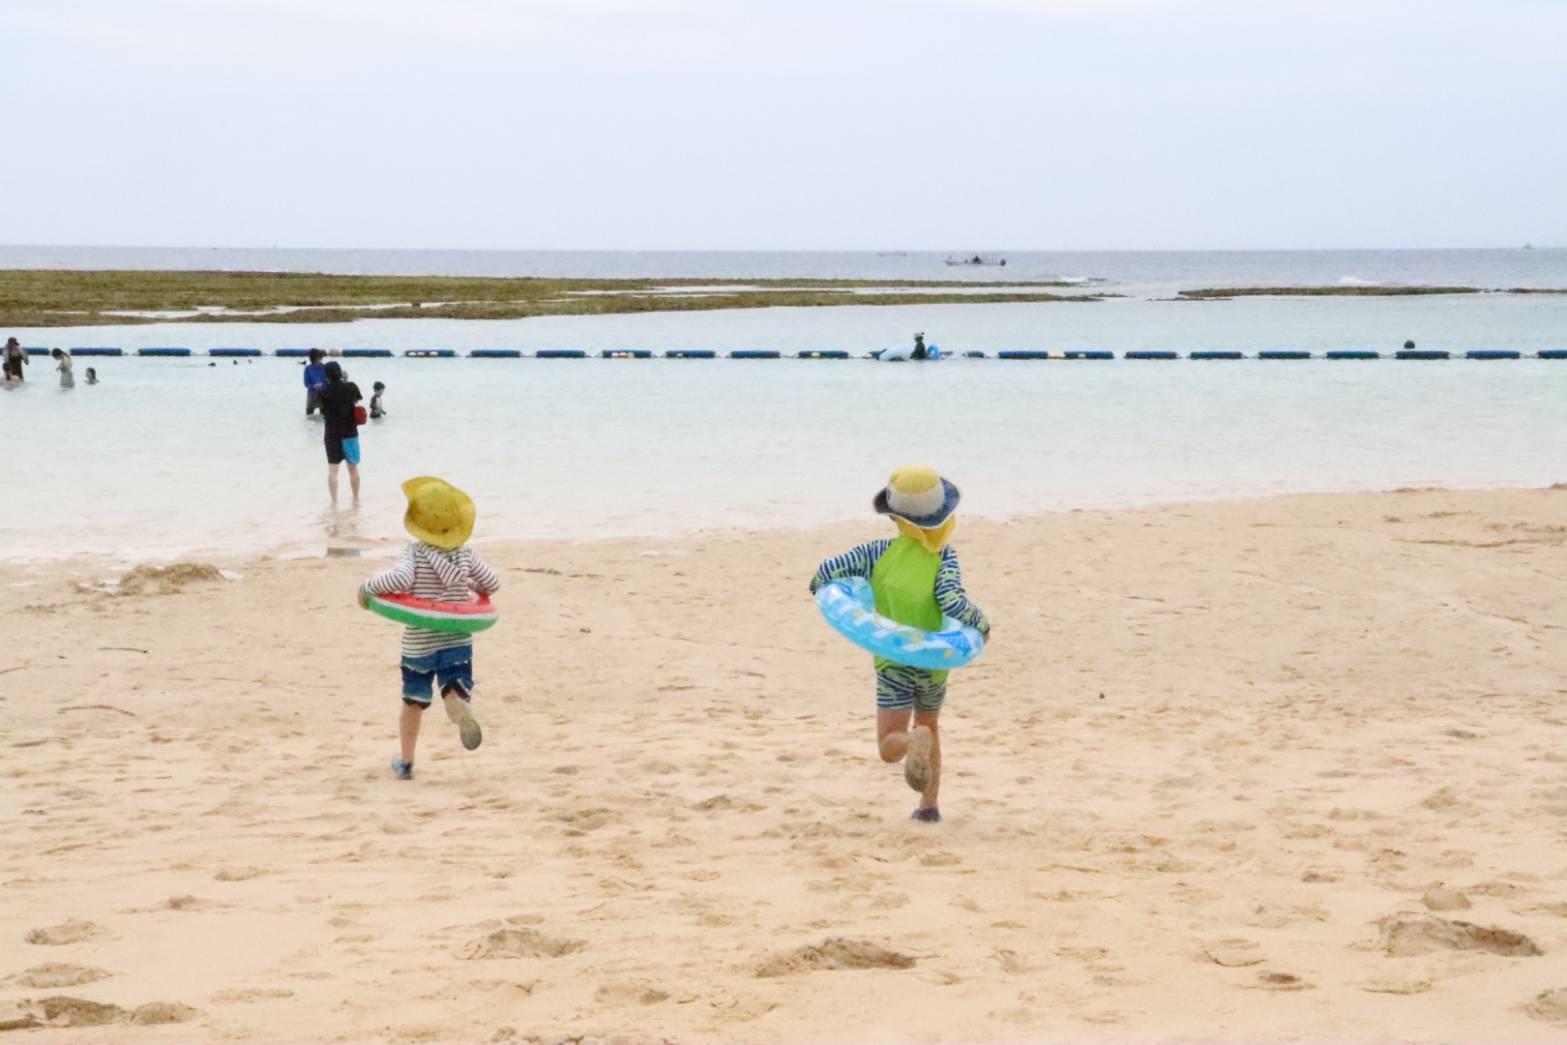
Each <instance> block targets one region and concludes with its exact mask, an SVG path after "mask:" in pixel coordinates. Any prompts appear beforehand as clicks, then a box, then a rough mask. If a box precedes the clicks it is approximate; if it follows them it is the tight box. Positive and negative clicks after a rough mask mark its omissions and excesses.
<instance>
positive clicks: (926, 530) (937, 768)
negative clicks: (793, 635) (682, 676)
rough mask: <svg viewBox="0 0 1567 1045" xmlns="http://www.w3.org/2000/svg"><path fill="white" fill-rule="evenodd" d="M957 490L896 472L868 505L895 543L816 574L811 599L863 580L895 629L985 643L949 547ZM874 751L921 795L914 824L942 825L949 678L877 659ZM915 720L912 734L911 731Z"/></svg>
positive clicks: (984, 625) (935, 479) (919, 471)
mask: <svg viewBox="0 0 1567 1045" xmlns="http://www.w3.org/2000/svg"><path fill="white" fill-rule="evenodd" d="M958 498H959V494H958V488H957V487H956V486H953V485H952V484H951V483H950V482H948V481H947V480H945V479H943V478H942V477H941V476H939V475H937V474H936V473H935V472H934V471H932V470H931V469H929V468H923V467H918V466H908V467H904V468H899V469H898V470H897V471H896V472H893V473H892V477H891V478H890V479H888V480H887V486H886V488H885V489H883V490H882V491H881V492H880V493H878V494H877V495H876V499H875V500H874V501H873V502H872V506H873V507H874V508H875V510H876V511H877V512H878V513H880V514H882V515H890V516H891V517H892V521H893V523H894V524H895V525H896V526H897V527H898V534H899V536H898V537H896V538H894V539H892V540H880V541H871V542H870V543H869V544H861V545H859V546H857V547H855V548H851V549H850V550H849V551H847V552H844V553H843V554H842V555H838V556H834V557H833V558H831V559H828V560H827V561H826V562H824V563H822V564H821V565H820V566H818V567H817V568H816V576H814V577H812V578H811V594H813V595H814V594H815V593H816V591H817V589H818V588H820V587H821V586H822V585H823V584H826V583H827V582H828V581H831V580H838V579H840V578H843V577H864V578H865V579H866V580H868V581H869V582H870V585H871V590H872V591H873V592H875V594H876V612H877V613H879V614H881V615H882V616H884V617H888V618H891V619H892V620H895V621H897V622H898V623H900V624H907V625H909V626H910V627H915V628H922V629H924V630H926V631H939V630H940V629H941V623H942V622H941V618H942V617H943V616H947V617H951V618H952V619H953V620H955V621H958V622H959V623H962V624H966V625H968V626H969V627H971V628H974V629H976V630H978V631H979V633H980V634H981V635H983V636H985V638H986V640H987V641H988V640H989V638H990V621H989V619H988V618H986V616H985V614H984V613H983V612H982V611H981V610H980V608H979V607H978V606H975V605H974V604H973V603H972V602H970V601H969V600H968V596H967V595H966V594H965V593H964V591H963V573H962V571H961V569H960V568H959V566H958V553H957V552H956V551H954V550H953V549H952V546H951V545H949V544H948V543H947V541H948V539H949V538H951V536H952V530H953V528H954V527H955V526H956V525H957V521H958V520H957V517H956V516H955V515H954V514H953V513H954V512H956V511H957V507H958ZM875 667H876V746H877V748H878V749H879V750H880V752H881V758H882V761H884V762H897V761H899V760H901V761H902V762H903V779H904V780H905V781H906V782H907V783H908V785H909V787H911V788H913V789H914V790H915V791H918V792H919V793H920V801H919V807H918V808H916V809H915V810H914V813H913V818H914V819H915V820H924V821H927V822H929V823H936V822H938V821H940V820H941V810H940V808H939V807H938V805H937V797H938V792H939V791H940V789H941V735H940V732H939V731H938V728H937V717H938V716H939V715H940V714H941V705H942V703H943V702H944V701H945V700H946V697H947V673H946V672H945V671H927V670H925V669H923V668H911V667H908V666H906V665H903V664H896V663H893V662H892V661H890V660H887V659H885V658H883V657H877V658H876V660H875ZM911 714H912V716H913V719H914V728H913V729H910V728H909V718H910V716H911Z"/></svg>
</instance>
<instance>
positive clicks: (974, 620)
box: [811, 540, 990, 635]
mask: <svg viewBox="0 0 1567 1045" xmlns="http://www.w3.org/2000/svg"><path fill="white" fill-rule="evenodd" d="M890 547H892V541H891V540H881V541H870V542H869V543H866V544H860V545H856V546H855V547H853V548H850V549H849V550H848V551H846V552H844V553H843V554H842V555H835V556H833V557H832V558H831V559H828V560H827V561H826V562H824V563H822V564H821V565H820V566H818V567H817V568H816V575H815V576H814V577H812V578H811V594H812V595H815V594H816V590H817V589H818V588H820V587H821V586H822V585H823V584H826V583H827V582H828V581H835V580H840V579H842V578H844V577H864V578H865V579H866V580H867V581H868V580H870V579H871V571H872V570H874V569H875V568H876V563H877V561H878V560H879V559H880V558H881V557H882V555H883V554H885V553H886V551H887V549H888V548H890ZM936 605H937V606H940V607H941V612H942V613H944V614H946V615H947V616H948V617H951V618H952V619H953V620H955V621H957V622H958V623H960V624H964V625H967V626H968V627H970V628H973V629H975V630H976V631H978V632H979V633H980V634H981V635H988V634H989V633H990V618H988V617H986V616H985V612H984V611H983V610H981V609H980V608H979V607H978V606H976V605H974V604H973V603H972V602H970V601H969V598H968V593H967V592H965V591H964V590H963V568H962V567H961V566H959V565H958V553H957V552H956V551H955V550H953V547H952V545H950V544H947V545H943V546H942V548H941V566H940V568H939V569H938V570H937V571H936Z"/></svg>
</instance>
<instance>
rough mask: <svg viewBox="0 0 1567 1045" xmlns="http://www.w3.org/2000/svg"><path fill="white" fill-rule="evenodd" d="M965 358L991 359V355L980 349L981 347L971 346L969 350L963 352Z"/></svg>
mask: <svg viewBox="0 0 1567 1045" xmlns="http://www.w3.org/2000/svg"><path fill="white" fill-rule="evenodd" d="M963 358H964V359H989V358H990V357H989V356H988V355H986V354H985V353H983V352H981V351H979V349H977V348H971V349H969V350H968V351H967V352H964V353H963Z"/></svg>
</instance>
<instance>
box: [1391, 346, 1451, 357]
mask: <svg viewBox="0 0 1567 1045" xmlns="http://www.w3.org/2000/svg"><path fill="white" fill-rule="evenodd" d="M1397 358H1399V359H1450V358H1452V353H1451V352H1444V351H1442V350H1441V349H1435V348H1402V349H1399V351H1398V357H1397Z"/></svg>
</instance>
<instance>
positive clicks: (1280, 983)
mask: <svg viewBox="0 0 1567 1045" xmlns="http://www.w3.org/2000/svg"><path fill="white" fill-rule="evenodd" d="M1247 990H1253V991H1309V990H1311V984H1309V983H1307V982H1306V981H1305V980H1303V979H1301V978H1300V977H1299V976H1296V975H1295V974H1294V973H1292V972H1259V973H1258V974H1257V982H1256V983H1255V984H1253V985H1252V986H1250V987H1248V988H1247Z"/></svg>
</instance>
